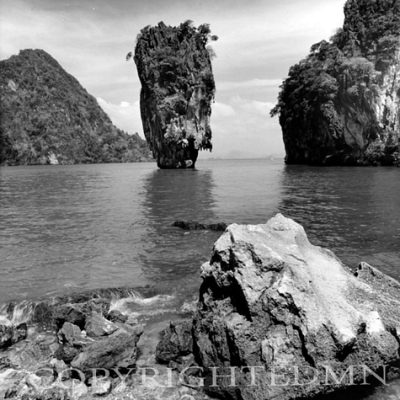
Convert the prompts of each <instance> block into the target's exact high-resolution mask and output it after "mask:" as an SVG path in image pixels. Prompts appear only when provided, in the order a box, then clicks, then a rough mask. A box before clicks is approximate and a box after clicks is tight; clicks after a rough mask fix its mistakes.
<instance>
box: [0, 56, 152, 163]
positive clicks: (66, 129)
mask: <svg viewBox="0 0 400 400" xmlns="http://www.w3.org/2000/svg"><path fill="white" fill-rule="evenodd" d="M0 92H1V96H0V164H9V165H29V164H57V163H58V164H75V163H99V162H128V161H146V160H150V159H151V154H150V151H149V149H148V147H147V144H146V142H145V141H144V140H143V139H142V138H140V137H139V136H138V135H137V134H136V135H128V134H127V133H125V132H123V131H121V130H120V129H118V128H117V127H115V126H114V125H113V124H112V122H111V120H110V118H109V117H108V115H107V114H106V113H105V112H104V111H103V110H102V109H101V108H100V106H99V105H98V103H97V101H96V99H95V98H94V97H93V96H91V95H90V94H89V93H88V92H87V91H86V90H85V89H84V88H83V87H82V86H81V85H80V83H79V82H78V81H77V80H76V79H75V78H74V77H73V76H72V75H70V74H68V73H67V72H66V71H65V70H64V69H63V68H62V67H61V65H60V64H59V63H58V62H57V61H56V60H55V59H54V58H53V57H51V56H50V55H49V54H48V53H46V52H45V51H43V50H22V51H21V52H20V53H19V54H18V55H15V56H12V57H10V58H9V59H7V60H2V61H0Z"/></svg>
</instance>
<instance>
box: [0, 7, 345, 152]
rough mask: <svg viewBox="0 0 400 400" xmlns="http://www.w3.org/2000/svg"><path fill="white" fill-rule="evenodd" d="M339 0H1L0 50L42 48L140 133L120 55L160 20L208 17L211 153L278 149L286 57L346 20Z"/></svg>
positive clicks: (3, 54) (130, 78)
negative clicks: (212, 38)
mask: <svg viewBox="0 0 400 400" xmlns="http://www.w3.org/2000/svg"><path fill="white" fill-rule="evenodd" d="M343 5H344V0H279V1H276V0H0V59H4V58H8V57H9V56H11V55H13V54H16V53H18V51H19V50H20V49H24V48H41V49H44V50H46V51H47V52H49V53H50V54H51V55H52V56H53V57H54V58H56V59H57V61H58V62H59V63H60V64H61V65H62V66H63V67H64V68H65V69H66V70H67V71H68V72H69V73H71V74H72V75H74V76H75V77H76V78H77V79H78V80H79V81H80V83H81V84H82V85H83V86H84V87H85V88H86V89H87V90H88V92H89V93H91V94H92V95H94V96H95V97H96V98H97V100H98V102H99V104H100V105H101V106H102V107H103V109H104V110H105V111H106V112H107V113H108V114H109V115H110V117H111V119H112V120H113V122H114V123H115V124H116V125H117V126H118V127H120V128H122V129H124V130H126V131H128V132H129V133H133V132H138V133H139V134H140V135H141V136H143V132H142V125H141V121H140V114H139V92H140V83H139V80H138V77H137V73H136V68H135V65H134V63H133V62H132V61H130V62H126V61H125V56H126V54H127V53H128V52H129V51H131V50H133V49H134V46H135V38H136V35H137V34H138V32H139V31H140V29H141V28H143V27H144V26H146V25H149V24H151V25H154V24H156V23H158V22H159V21H161V20H163V21H164V22H165V23H167V24H170V25H175V24H179V23H180V22H182V21H184V20H187V19H191V20H193V21H194V23H195V24H196V25H199V24H201V23H204V22H207V23H210V25H211V29H212V32H213V33H214V34H216V35H218V36H219V40H218V41H217V42H213V44H212V46H213V48H214V50H215V52H216V53H217V57H216V58H215V59H214V60H213V69H214V76H215V80H216V85H217V93H216V102H215V104H214V106H213V115H212V119H211V123H212V129H213V137H214V139H213V142H214V151H213V153H212V156H213V157H223V158H224V157H263V156H266V155H269V154H284V149H283V143H282V139H281V131H280V127H279V124H278V121H277V119H276V118H275V119H272V118H270V117H269V110H270V109H271V107H272V106H273V105H274V104H275V102H276V98H277V95H278V91H279V85H280V83H281V82H282V80H283V79H284V78H285V76H286V75H287V72H288V69H289V67H290V66H291V65H293V64H294V63H296V62H297V61H299V60H300V59H301V58H303V57H304V56H305V55H306V54H307V53H308V50H309V48H310V46H311V45H312V44H313V43H315V42H318V41H320V40H322V39H328V38H329V37H330V36H332V34H333V33H334V32H335V30H336V29H337V28H338V27H339V26H341V25H342V22H343ZM205 156H207V155H205V154H203V155H202V157H205Z"/></svg>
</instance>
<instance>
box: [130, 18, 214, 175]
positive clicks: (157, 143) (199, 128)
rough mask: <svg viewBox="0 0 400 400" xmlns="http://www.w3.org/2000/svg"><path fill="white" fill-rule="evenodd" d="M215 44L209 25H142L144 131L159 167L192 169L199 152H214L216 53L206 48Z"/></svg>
mask: <svg viewBox="0 0 400 400" xmlns="http://www.w3.org/2000/svg"><path fill="white" fill-rule="evenodd" d="M217 39H218V37H217V36H215V35H212V34H211V30H210V26H209V25H208V24H202V25H200V26H198V27H194V26H193V24H192V21H186V22H184V23H182V24H180V25H179V26H178V27H171V26H167V25H165V24H164V23H163V22H160V23H159V24H158V25H157V26H155V27H150V26H146V27H145V28H143V29H142V30H141V31H140V34H139V35H138V37H137V43H136V48H135V54H134V61H135V63H136V66H137V70H138V75H139V79H140V81H141V84H142V89H141V94H140V108H141V117H142V123H143V130H144V134H145V137H146V139H147V141H148V143H149V145H150V148H151V149H152V151H153V155H154V157H155V158H156V160H157V164H158V166H159V167H160V168H186V167H194V165H195V162H196V160H197V156H198V151H199V150H211V149H212V143H211V128H210V116H211V104H212V102H213V100H214V94H215V83H214V76H213V73H212V67H211V58H212V56H213V55H214V52H213V50H212V48H211V47H210V46H208V43H209V41H214V40H217ZM131 57H132V53H128V55H127V59H130V58H131Z"/></svg>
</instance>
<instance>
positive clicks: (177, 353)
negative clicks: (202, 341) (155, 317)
mask: <svg viewBox="0 0 400 400" xmlns="http://www.w3.org/2000/svg"><path fill="white" fill-rule="evenodd" d="M192 352H193V337H192V321H190V320H188V321H179V322H170V324H169V326H168V327H167V328H166V329H164V330H163V331H162V332H161V340H160V342H159V343H158V345H157V348H156V360H157V361H158V362H160V363H169V362H170V361H178V360H180V359H181V358H182V357H184V356H187V355H189V354H191V353H192Z"/></svg>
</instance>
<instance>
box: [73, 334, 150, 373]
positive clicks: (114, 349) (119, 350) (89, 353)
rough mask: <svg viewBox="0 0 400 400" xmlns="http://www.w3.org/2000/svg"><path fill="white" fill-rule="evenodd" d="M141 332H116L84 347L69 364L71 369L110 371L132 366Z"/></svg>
mask: <svg viewBox="0 0 400 400" xmlns="http://www.w3.org/2000/svg"><path fill="white" fill-rule="evenodd" d="M142 332H143V330H140V329H139V330H137V331H136V332H134V333H127V332H122V331H117V332H116V333H114V334H112V335H110V336H107V337H106V338H104V339H101V340H97V341H95V342H94V343H92V344H90V345H88V346H86V347H85V349H84V351H83V352H81V353H80V354H78V355H77V356H76V357H75V358H74V359H73V360H72V362H71V366H72V367H73V368H77V369H79V370H81V371H84V372H90V370H91V368H105V369H111V368H114V367H120V368H128V367H129V366H133V365H134V364H135V362H136V357H137V342H138V341H139V338H140V335H141V334H142Z"/></svg>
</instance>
